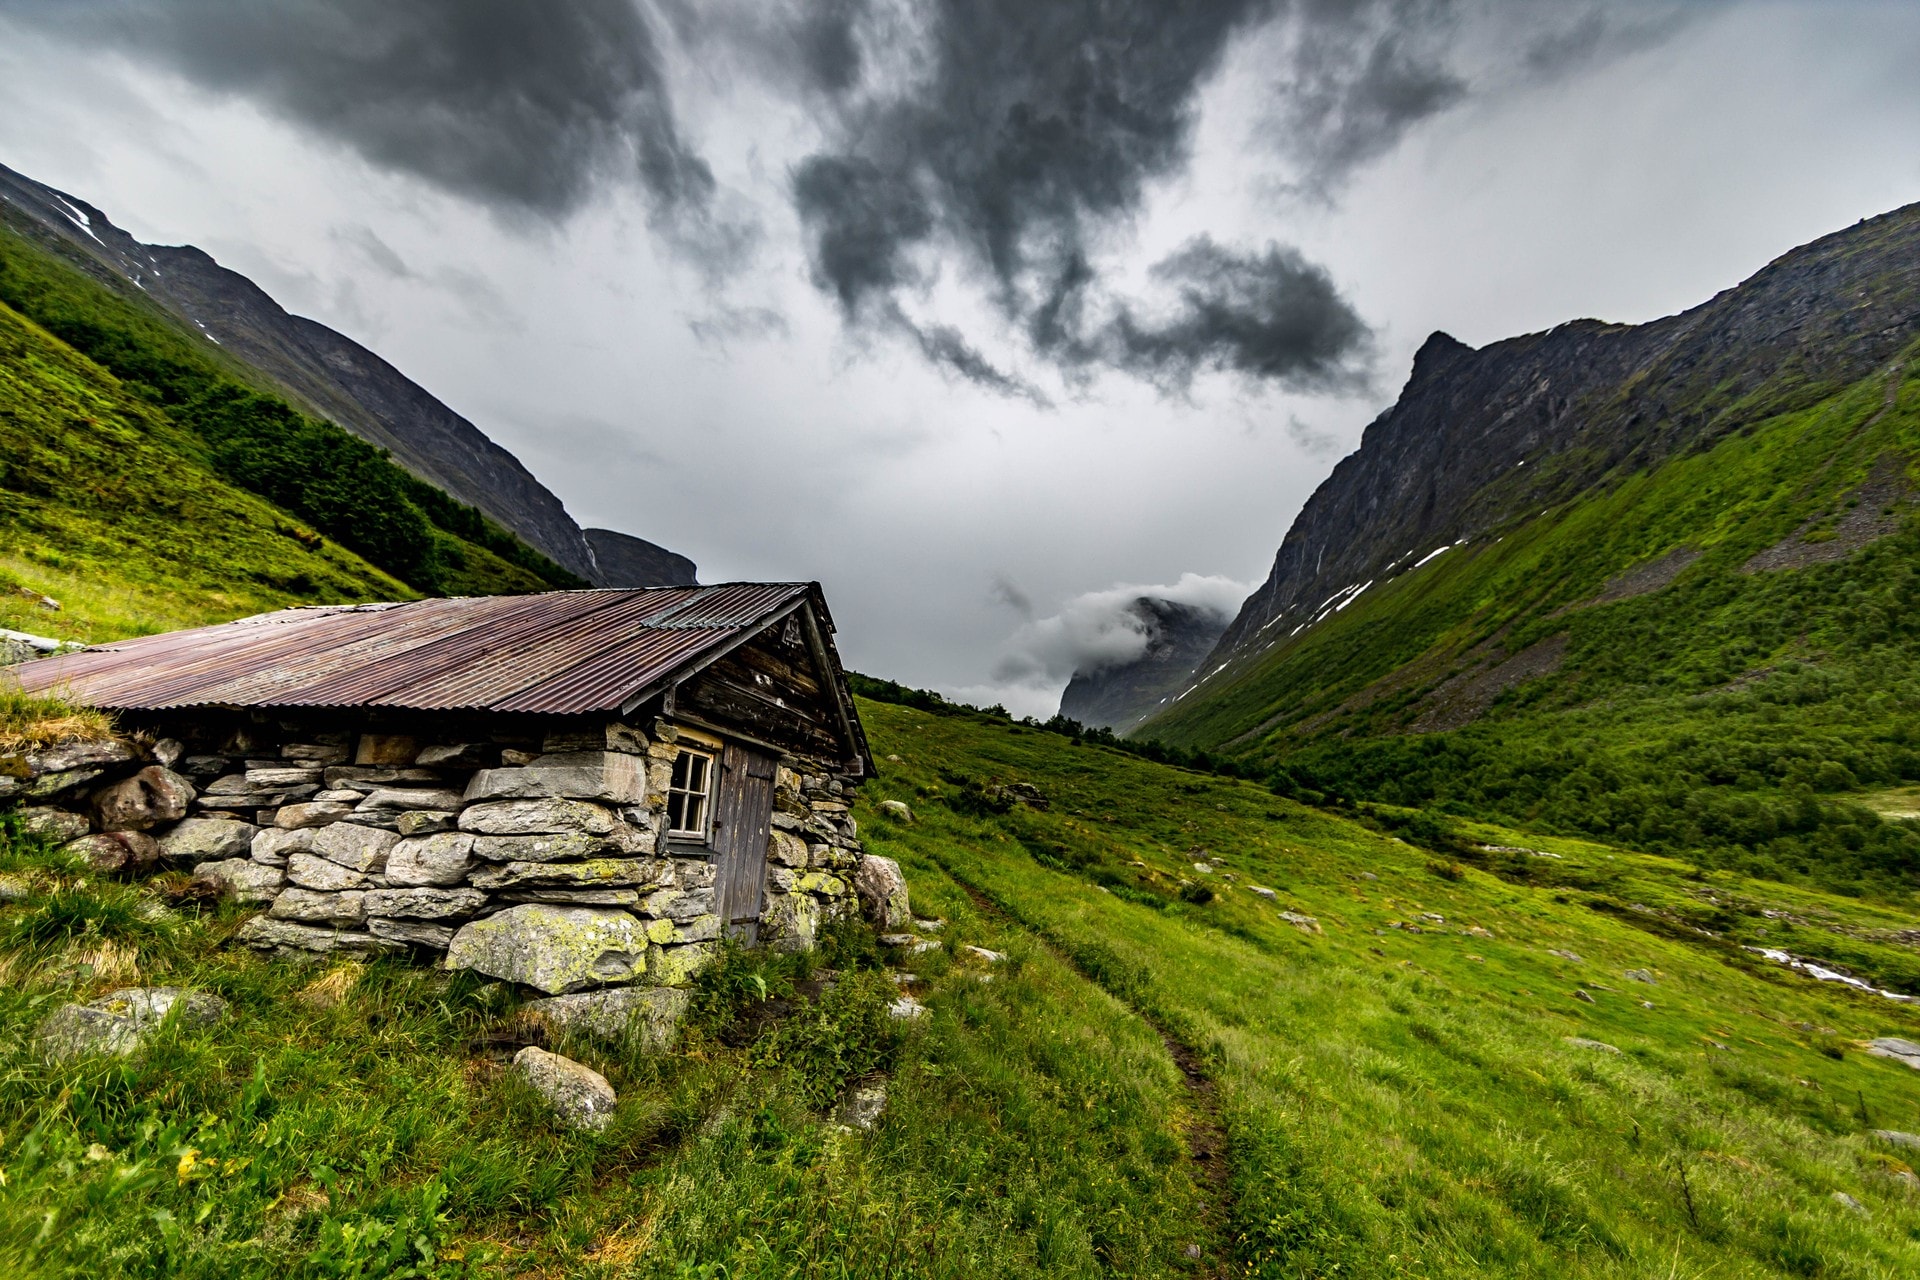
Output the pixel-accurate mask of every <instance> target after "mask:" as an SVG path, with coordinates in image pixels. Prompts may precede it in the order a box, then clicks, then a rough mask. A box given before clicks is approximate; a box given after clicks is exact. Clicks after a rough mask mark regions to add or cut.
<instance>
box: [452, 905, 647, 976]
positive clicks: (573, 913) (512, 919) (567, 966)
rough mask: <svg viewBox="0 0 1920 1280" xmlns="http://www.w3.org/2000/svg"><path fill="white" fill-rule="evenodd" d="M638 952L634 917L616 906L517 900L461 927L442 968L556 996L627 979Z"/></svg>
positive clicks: (643, 958) (640, 956) (637, 969)
mask: <svg viewBox="0 0 1920 1280" xmlns="http://www.w3.org/2000/svg"><path fill="white" fill-rule="evenodd" d="M646 951H647V944H646V937H645V935H644V933H643V932H642V930H641V926H640V922H639V921H638V920H636V919H635V918H634V917H633V916H631V915H629V914H627V913H626V912H624V911H618V910H612V909H608V908H604V907H555V906H547V905H545V904H542V903H525V904H522V905H521V906H517V907H510V908H508V909H507V910H505V911H502V912H500V913H499V914H498V915H494V916H489V917H487V918H486V919H484V920H475V921H473V922H472V923H471V924H468V925H465V926H463V927H462V928H461V930H460V931H459V932H458V933H456V934H455V935H454V937H453V941H452V943H451V944H450V945H449V946H448V948H447V968H449V969H474V970H477V971H478V972H480V973H484V974H486V975H487V976H488V977H492V978H501V979H504V980H506V981H508V982H520V983H525V984H526V985H527V986H530V987H538V988H539V989H540V990H542V991H545V992H547V993H548V994H549V995H560V994H563V993H565V992H570V991H584V990H587V989H589V988H592V987H600V986H606V985H609V984H612V983H619V982H627V981H630V980H631V979H633V978H635V977H637V976H639V975H640V974H642V973H643V972H645V970H646V967H647V955H646Z"/></svg>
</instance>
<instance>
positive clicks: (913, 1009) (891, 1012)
mask: <svg viewBox="0 0 1920 1280" xmlns="http://www.w3.org/2000/svg"><path fill="white" fill-rule="evenodd" d="M887 1015H888V1016H889V1017H893V1018H905V1019H913V1018H924V1017H926V1016H927V1006H925V1005H923V1004H921V1003H920V1002H919V1001H918V1000H915V999H914V998H913V997H912V996H909V995H902V996H901V997H900V998H899V999H897V1000H895V1001H894V1002H893V1003H892V1004H890V1005H888V1006H887Z"/></svg>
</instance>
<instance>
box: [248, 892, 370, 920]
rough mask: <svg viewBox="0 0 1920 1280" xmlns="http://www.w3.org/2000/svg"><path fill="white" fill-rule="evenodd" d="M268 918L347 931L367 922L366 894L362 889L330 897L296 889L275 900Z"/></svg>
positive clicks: (332, 894)
mask: <svg viewBox="0 0 1920 1280" xmlns="http://www.w3.org/2000/svg"><path fill="white" fill-rule="evenodd" d="M267 914H268V915H270V916H272V917H273V918H274V919H275V920H297V921H299V922H300V923H301V924H327V925H333V926H335V927H336V928H341V929H345V928H348V927H350V926H352V925H357V924H359V923H361V922H362V921H364V920H365V919H366V918H367V894H366V891H365V890H363V889H343V890H340V891H339V892H337V893H327V892H322V891H319V890H314V889H303V888H300V887H299V886H295V887H293V888H291V889H287V890H284V891H283V892H282V893H281V894H280V896H279V897H277V898H275V899H274V900H273V906H272V907H270V908H269V909H268V911H267Z"/></svg>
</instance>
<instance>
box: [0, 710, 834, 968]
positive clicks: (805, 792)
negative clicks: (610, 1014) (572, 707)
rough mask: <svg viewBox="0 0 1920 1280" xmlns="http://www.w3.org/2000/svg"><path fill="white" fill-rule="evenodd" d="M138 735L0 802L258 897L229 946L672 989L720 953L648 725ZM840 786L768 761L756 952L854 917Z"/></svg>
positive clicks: (127, 863)
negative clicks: (426, 957) (409, 959)
mask: <svg viewBox="0 0 1920 1280" xmlns="http://www.w3.org/2000/svg"><path fill="white" fill-rule="evenodd" d="M183 716H184V713H183ZM140 728H142V729H144V730H145V732H144V733H143V734H141V735H140V736H138V737H135V738H133V739H128V740H116V741H114V742H111V743H106V744H89V745H85V746H79V747H71V748H62V749H56V750H55V751H51V752H47V753H43V754H42V755H41V756H36V757H26V758H23V759H19V760H14V761H9V762H0V800H6V799H9V798H12V799H15V800H18V801H20V802H22V803H23V804H24V806H25V809H24V812H25V814H26V820H27V821H28V822H29V823H30V824H31V825H33V826H35V827H37V828H38V829H40V830H41V831H43V832H44V833H46V834H48V835H50V836H53V837H54V838H58V839H62V840H64V841H66V842H67V843H68V847H70V848H72V849H73V850H74V851H75V852H78V853H81V854H83V855H85V856H86V857H87V858H88V859H89V860H90V861H92V862H93V864H94V865H95V866H96V867H97V868H99V869H101V870H103V871H107V872H117V873H122V874H138V873H141V872H145V871H150V870H152V869H155V868H156V867H159V866H161V865H171V866H191V867H192V868H193V872H194V876H195V878H196V880H198V881H200V882H201V883H202V884H203V885H204V886H206V887H208V888H209V889H210V890H215V891H218V892H221V893H224V894H231V895H232V896H233V897H235V898H237V899H239V900H240V901H243V902H248V903H255V904H258V905H260V906H261V907H262V908H264V909H263V910H262V912H261V913H260V914H259V915H257V916H255V917H254V918H253V919H251V920H249V921H248V922H247V923H246V925H245V926H243V927H242V929H241V930H240V933H239V935H238V940H239V941H240V942H243V943H245V944H246V945H248V946H251V947H255V948H257V949H260V950H263V951H269V952H279V953H287V952H300V953H322V954H324V953H331V952H344V953H348V954H360V955H373V954H381V953H396V952H405V951H418V952H428V953H437V954H440V955H441V956H442V958H443V960H444V963H445V964H446V965H447V966H448V967H450V968H472V969H475V970H477V971H479V972H482V973H486V974H488V975H490V976H492V977H496V978H501V979H505V980H508V981H512V982H517V983H524V984H525V985H527V986H531V987H535V988H538V989H540V990H542V991H545V992H547V993H548V994H550V995H559V994H562V993H570V992H579V991H586V990H590V989H593V988H598V987H607V986H616V985H628V984H642V985H649V986H675V985H679V984H682V983H685V982H686V981H688V980H689V979H690V978H691V977H692V976H693V975H694V974H695V973H697V972H698V971H699V970H700V968H701V967H703V966H704V965H705V964H706V963H707V962H708V961H709V960H710V959H711V958H712V956H713V954H714V952H715V950H716V948H717V941H718V939H719V938H720V935H721V921H720V918H719V917H718V916H717V915H715V914H714V884H715V868H714V865H713V862H712V861H711V858H710V856H709V852H708V850H707V849H706V847H705V846H704V845H701V844H695V843H688V842H684V841H681V840H678V839H672V838H669V836H668V833H667V831H666V825H667V823H666V816H665V811H666V803H667V791H668V785H669V782H670V779H671V774H672V767H673V760H674V757H675V754H676V752H677V749H678V748H677V746H676V742H677V740H678V738H679V731H678V729H677V728H676V727H675V726H674V725H673V724H671V723H669V722H667V721H664V720H655V721H653V722H652V724H651V725H649V726H647V727H646V728H644V729H643V728H641V727H639V726H636V725H629V724H624V723H601V724H594V725H581V724H579V723H577V722H572V721H563V722H551V721H550V722H546V723H541V722H521V723H515V724H512V725H509V726H506V727H504V728H502V727H501V726H499V725H490V726H487V725H482V724H481V723H480V722H479V721H478V720H477V719H476V720H474V721H471V722H463V721H461V720H460V719H459V718H458V717H452V716H449V717H445V718H442V719H440V720H432V719H428V718H422V719H421V720H420V721H419V722H418V723H413V722H403V721H392V722H382V723H379V724H375V725H365V724H362V725H358V726H356V725H352V724H346V723H341V722H338V721H336V722H333V723H329V722H328V720H327V719H326V717H324V716H322V715H318V714H316V715H315V716H312V717H308V718H299V719H285V720H274V719H263V718H260V717H257V716H245V717H243V716H240V715H238V714H237V713H227V714H226V715H225V716H224V719H223V717H222V716H221V714H219V713H212V714H210V715H209V716H207V717H202V718H195V719H187V718H183V717H154V718H151V723H150V724H146V725H142V726H140ZM483 728H484V732H483V731H482V729H483ZM148 744H151V745H148ZM853 785H854V783H853V780H852V779H850V778H845V777H840V776H835V775H834V774H832V773H831V772H828V771H826V770H824V769H823V770H821V771H819V772H801V771H796V770H795V769H791V768H786V767H782V768H781V769H779V771H778V773H777V775H776V778H775V790H774V812H773V831H772V835H771V839H770V841H769V847H768V850H767V876H766V897H765V905H764V909H763V913H762V920H761V925H760V940H761V941H762V942H764V943H767V944H769V945H774V946H779V947H786V948H794V949H803V948H807V947H810V946H812V945H813V943H814V940H815V937H816V935H817V933H818V931H819V929H820V927H821V926H822V925H823V924H824V923H825V922H827V921H829V920H831V919H834V918H836V917H839V916H842V915H850V914H854V913H856V912H857V911H858V910H859V906H858V899H857V897H856V895H855V892H854V879H855V872H856V871H857V870H858V868H859V866H860V862H861V856H862V855H861V849H860V843H859V840H858V837H857V831H856V828H855V825H854V821H853V818H852V816H851V815H850V813H849V811H848V806H849V801H850V800H851V799H852V787H853Z"/></svg>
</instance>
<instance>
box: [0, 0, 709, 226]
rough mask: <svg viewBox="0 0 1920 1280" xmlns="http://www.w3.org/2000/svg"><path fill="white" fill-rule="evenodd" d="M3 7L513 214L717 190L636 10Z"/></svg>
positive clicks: (547, 0) (75, 0) (515, 0)
mask: <svg viewBox="0 0 1920 1280" xmlns="http://www.w3.org/2000/svg"><path fill="white" fill-rule="evenodd" d="M0 12H4V13H5V14H6V15H7V16H8V17H10V18H12V19H13V20H15V21H18V22H24V23H28V24H32V25H36V26H39V27H41V28H43V29H46V30H49V31H51V32H54V33H56V34H60V35H63V36H68V37H72V38H76V39H82V40H88V41H91V42H95V43H99V44H103V45H107V46H110V47H114V48H117V49H119V50H121V51H123V52H125V53H126V54H127V55H129V56H131V57H135V58H140V59H144V60H149V61H157V62H160V63H162V64H164V65H166V66H167V67H169V68H171V69H172V70H175V71H177V72H178V73H179V74H181V75H184V76H186V77H187V78H188V79H190V80H192V81H194V82H196V83H198V84H200V85H202V86H204V87H206V88H208V89H212V90H215V91H219V92H227V93H234V94H239V95H243V96H246V97H248V98H250V99H252V100H254V101H256V102H258V103H260V104H261V105H262V106H264V107H266V108H267V109H268V110H271V111H273V112H275V113H277V114H279V115H282V116H284V117H286V118H287V119H289V120H292V121H294V122H296V123H298V124H300V125H302V126H305V127H308V128H311V129H313V130H315V131H317V132H319V133H321V134H323V135H325V136H328V137H331V138H333V139H335V140H337V141H339V142H341V143H344V144H345V145H347V146H349V147H351V148H353V149H354V150H355V151H358V152H359V153H360V154H361V155H363V156H364V157H366V158H367V159H368V160H370V161H372V162H373V163H375V164H378V165H381V166H383V167H386V168H390V169H395V170H400V171H403V172H408V173H413V174H417V175H418V176H420V177H422V178H424V179H426V180H427V181H429V182H431V183H433V184H434V185H436V186H439V187H442V188H445V189H447V190H449V191H453V192H457V193H459V194H462V195H465V196H468V197H471V198H474V199H477V200H480V201H482V202H485V203H487V204H489V205H493V206H496V207H501V208H504V209H506V210H508V211H515V212H526V213H532V214H536V215H544V216H553V215H558V214H563V213H566V212H568V211H569V210H571V209H573V208H575V207H577V206H578V205H579V204H581V203H582V202H583V201H584V200H585V199H586V198H587V196H588V195H589V194H590V192H591V191H592V189H593V187H594V186H595V184H596V183H597V182H600V181H602V180H607V179H611V180H616V181H617V180H634V179H637V180H638V181H639V182H640V183H641V184H642V185H643V186H644V188H645V189H646V191H647V192H648V194H649V196H650V197H651V199H652V201H653V202H654V205H655V207H656V209H657V210H659V211H660V212H662V213H664V214H669V215H674V214H682V213H684V212H686V211H689V210H698V209H699V208H700V207H701V206H703V205H704V204H705V203H706V201H707V200H708V198H709V197H710V196H711V194H712V192H713V187H714V181H713V175H712V173H711V172H710V171H709V169H708V167H707V165H706V163H705V162H704V161H702V160H701V159H700V157H699V156H698V155H697V154H695V153H694V151H693V150H692V149H691V148H690V147H689V146H688V144H687V142H686V140H685V139H684V138H682V137H681V135H680V132H679V130H678V129H677V127H676V125H675V122H674V117H673V111H672V107H671V104H670V102H669V100H668V97H667V92H666V88H665V86H664V84H663V82H662V76H661V66H660V52H659V48H658V46H657V43H656V41H655V39H654V35H653V32H652V31H651V29H650V28H649V26H648V24H647V23H646V21H645V20H644V18H643V17H642V16H641V14H640V11H639V10H638V9H636V8H635V7H634V5H633V4H632V3H631V0H542V2H541V3H539V4H526V3H522V2H521V0H247V2H246V3H242V4H234V3H231V2H229V0H62V3H60V4H57V5H51V4H43V3H35V2H33V0H0Z"/></svg>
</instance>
